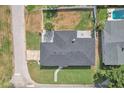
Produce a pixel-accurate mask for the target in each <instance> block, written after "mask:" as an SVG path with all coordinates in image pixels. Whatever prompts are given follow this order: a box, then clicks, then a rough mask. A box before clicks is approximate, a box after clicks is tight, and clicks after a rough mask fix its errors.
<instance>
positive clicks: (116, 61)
mask: <svg viewBox="0 0 124 93" xmlns="http://www.w3.org/2000/svg"><path fill="white" fill-rule="evenodd" d="M102 56H103V63H104V64H105V65H122V64H124V21H123V20H116V21H115V20H113V21H107V22H106V25H105V29H104V31H103V32H102Z"/></svg>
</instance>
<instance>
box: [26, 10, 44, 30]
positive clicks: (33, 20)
mask: <svg viewBox="0 0 124 93" xmlns="http://www.w3.org/2000/svg"><path fill="white" fill-rule="evenodd" d="M41 22H42V16H41V11H36V12H33V13H29V14H27V15H26V31H31V32H40V31H41Z"/></svg>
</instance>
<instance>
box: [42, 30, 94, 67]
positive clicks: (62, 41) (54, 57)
mask: <svg viewBox="0 0 124 93" xmlns="http://www.w3.org/2000/svg"><path fill="white" fill-rule="evenodd" d="M40 64H41V65H42V66H59V67H66V66H91V65H94V64H95V38H92V33H91V31H46V32H43V33H42V42H41V50H40Z"/></svg>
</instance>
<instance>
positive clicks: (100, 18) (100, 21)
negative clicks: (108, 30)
mask: <svg viewBox="0 0 124 93" xmlns="http://www.w3.org/2000/svg"><path fill="white" fill-rule="evenodd" d="M106 19H107V9H106V8H99V9H98V10H97V25H101V27H102V28H104V26H105V22H106Z"/></svg>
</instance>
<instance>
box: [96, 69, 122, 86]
mask: <svg viewBox="0 0 124 93" xmlns="http://www.w3.org/2000/svg"><path fill="white" fill-rule="evenodd" d="M106 79H108V80H109V83H108V85H107V87H110V88H113V87H116V88H121V87H124V70H121V69H112V70H106V71H104V72H103V71H100V72H98V73H96V75H95V76H94V80H95V83H102V82H103V81H104V80H106Z"/></svg>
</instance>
